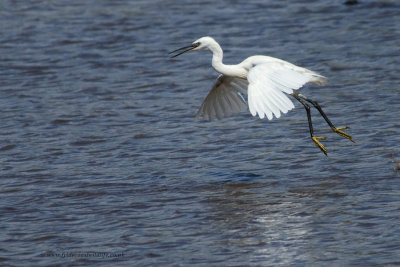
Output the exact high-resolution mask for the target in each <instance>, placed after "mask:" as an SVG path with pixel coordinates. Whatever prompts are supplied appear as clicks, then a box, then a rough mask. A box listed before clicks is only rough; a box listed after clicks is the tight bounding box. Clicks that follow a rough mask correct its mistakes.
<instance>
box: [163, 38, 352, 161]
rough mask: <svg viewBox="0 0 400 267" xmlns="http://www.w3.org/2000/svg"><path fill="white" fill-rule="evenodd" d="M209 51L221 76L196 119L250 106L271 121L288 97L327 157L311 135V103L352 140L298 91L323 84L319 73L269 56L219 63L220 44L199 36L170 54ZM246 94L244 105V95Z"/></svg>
mask: <svg viewBox="0 0 400 267" xmlns="http://www.w3.org/2000/svg"><path fill="white" fill-rule="evenodd" d="M205 49H208V50H210V51H211V52H212V54H213V57H212V66H213V68H214V69H215V70H216V71H217V72H219V73H221V75H220V76H219V77H218V79H217V81H216V82H215V84H214V86H213V88H212V89H211V91H210V93H209V94H208V95H207V97H206V98H205V99H204V101H203V103H202V105H201V107H200V109H199V111H198V112H197V114H196V119H197V118H199V117H200V116H203V118H204V119H205V120H213V119H215V118H217V119H221V118H223V117H227V116H230V115H232V114H234V113H236V112H240V111H243V110H246V109H247V105H248V107H249V110H250V113H251V114H252V115H253V116H257V115H258V116H259V117H260V119H263V118H265V117H267V118H268V119H269V120H272V119H273V118H274V117H276V118H279V117H280V116H281V114H282V113H283V114H285V113H287V112H288V111H289V110H291V109H293V108H294V105H293V103H292V101H291V100H290V99H289V98H288V95H289V94H290V95H292V96H293V97H294V98H296V99H297V100H298V101H299V102H300V103H301V104H302V105H304V107H305V108H306V111H307V116H308V122H309V128H310V134H311V137H312V139H313V141H314V142H315V143H316V144H317V146H318V147H319V148H320V149H321V150H322V151H323V152H324V153H325V154H326V153H327V152H326V149H325V147H324V146H323V145H322V144H321V143H320V142H319V141H318V140H321V139H324V138H323V137H316V136H314V132H313V128H312V123H311V113H310V107H309V105H308V104H307V103H306V102H309V103H311V104H312V105H313V106H314V107H315V108H317V109H318V111H319V112H320V113H321V115H322V116H323V118H324V119H325V120H326V122H327V123H328V124H329V126H330V127H331V128H332V130H333V131H335V132H336V133H338V134H339V135H341V136H343V137H346V138H348V139H350V140H351V141H353V139H352V137H351V136H350V135H348V134H347V133H345V132H343V131H341V130H342V129H345V127H342V128H336V127H335V126H334V125H333V124H332V123H331V122H330V121H329V119H328V117H327V116H326V115H325V113H324V112H323V111H322V109H321V107H320V106H319V105H318V103H317V102H315V101H313V100H311V99H308V98H306V97H305V96H303V95H301V94H299V93H298V92H297V90H298V89H300V88H301V87H302V86H304V85H305V84H306V83H314V84H317V85H325V84H326V82H327V78H326V77H324V76H322V75H319V74H318V73H316V72H314V71H311V70H308V69H305V68H302V67H299V66H296V65H294V64H292V63H289V62H287V61H284V60H281V59H278V58H273V57H269V56H251V57H248V58H247V59H245V60H244V61H242V62H241V63H240V64H237V65H225V64H223V63H222V59H223V52H222V49H221V47H220V46H219V44H218V43H217V42H216V41H215V40H214V39H213V38H211V37H202V38H200V39H198V40H196V41H195V42H193V43H192V44H191V45H190V46H186V47H183V48H180V49H177V50H175V51H172V52H171V53H174V52H177V54H175V55H174V56H173V57H176V56H179V55H181V54H183V53H185V52H189V51H197V50H205ZM246 94H247V103H246V100H245V95H246Z"/></svg>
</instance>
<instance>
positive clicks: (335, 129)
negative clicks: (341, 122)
mask: <svg viewBox="0 0 400 267" xmlns="http://www.w3.org/2000/svg"><path fill="white" fill-rule="evenodd" d="M348 128H349V127H347V126H345V127H338V128H335V127H332V130H333V131H334V132H335V133H337V134H338V135H340V136H343V137H344V138H347V139H349V140H350V141H351V142H353V143H355V142H354V140H353V138H352V137H351V135H349V134H348V133H345V132H343V131H341V130H344V129H348Z"/></svg>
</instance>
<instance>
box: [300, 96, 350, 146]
mask: <svg viewBox="0 0 400 267" xmlns="http://www.w3.org/2000/svg"><path fill="white" fill-rule="evenodd" d="M297 97H298V98H301V99H304V100H306V101H307V102H309V103H311V104H312V105H313V106H314V107H315V108H316V109H317V110H318V111H319V113H320V114H321V116H322V117H323V118H324V120H325V121H326V123H328V125H329V127H331V129H332V130H333V131H334V132H335V133H337V134H339V135H341V136H343V137H345V138H347V139H349V140H350V141H352V142H354V140H353V138H352V137H351V135H349V134H348V133H345V132H343V131H341V130H344V129H347V128H348V127H339V128H336V127H335V126H334V125H333V123H332V122H331V121H330V120H329V118H328V116H326V114H325V112H324V111H323V110H322V108H321V106H320V105H319V104H318V103H317V102H316V101H314V100H311V99H309V98H307V97H305V96H304V95H302V94H299V93H297ZM296 99H297V98H296Z"/></svg>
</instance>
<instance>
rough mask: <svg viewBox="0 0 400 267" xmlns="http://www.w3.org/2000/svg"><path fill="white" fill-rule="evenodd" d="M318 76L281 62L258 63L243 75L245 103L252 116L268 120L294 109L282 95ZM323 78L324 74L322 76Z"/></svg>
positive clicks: (289, 101) (312, 80)
mask: <svg viewBox="0 0 400 267" xmlns="http://www.w3.org/2000/svg"><path fill="white" fill-rule="evenodd" d="M319 77H323V76H320V75H318V74H316V73H315V72H312V71H309V70H307V69H304V68H300V67H297V66H295V65H292V64H290V63H283V62H277V61H276V62H275V61H270V62H261V63H259V64H257V65H255V66H253V67H252V68H250V70H249V72H248V74H247V80H248V82H249V88H248V102H249V108H250V112H251V114H252V115H253V116H256V115H257V114H258V116H259V117H260V118H261V119H262V118H264V117H265V115H266V116H267V117H268V119H269V120H271V119H272V118H273V115H274V116H275V117H276V118H279V117H280V116H281V113H287V112H288V111H289V110H291V109H293V108H294V105H293V103H292V101H291V100H290V99H289V98H288V97H287V95H285V94H284V93H286V94H291V93H293V90H297V89H299V88H301V87H302V86H303V85H304V84H306V83H308V82H315V79H319ZM323 78H324V77H323Z"/></svg>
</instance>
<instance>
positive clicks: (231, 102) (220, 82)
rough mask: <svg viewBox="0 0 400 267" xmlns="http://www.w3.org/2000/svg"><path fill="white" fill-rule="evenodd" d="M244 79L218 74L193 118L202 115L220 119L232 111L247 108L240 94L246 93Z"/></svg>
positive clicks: (204, 117)
mask: <svg viewBox="0 0 400 267" xmlns="http://www.w3.org/2000/svg"><path fill="white" fill-rule="evenodd" d="M247 86H248V82H247V81H246V80H245V79H241V78H235V77H229V76H225V75H220V76H219V77H218V79H217V80H216V82H215V83H214V86H213V88H212V89H211V91H210V93H208V95H207V96H206V98H205V99H204V101H203V103H202V105H201V107H200V109H199V111H198V112H197V114H196V117H195V119H198V118H199V117H200V116H203V119H205V120H213V119H215V117H216V118H217V119H222V118H224V117H228V116H230V115H232V114H233V113H237V112H240V111H244V110H246V109H247V103H246V101H245V100H244V99H243V97H242V96H241V94H246V93H247Z"/></svg>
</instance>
